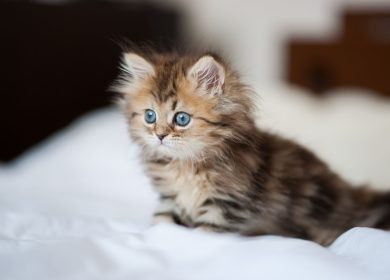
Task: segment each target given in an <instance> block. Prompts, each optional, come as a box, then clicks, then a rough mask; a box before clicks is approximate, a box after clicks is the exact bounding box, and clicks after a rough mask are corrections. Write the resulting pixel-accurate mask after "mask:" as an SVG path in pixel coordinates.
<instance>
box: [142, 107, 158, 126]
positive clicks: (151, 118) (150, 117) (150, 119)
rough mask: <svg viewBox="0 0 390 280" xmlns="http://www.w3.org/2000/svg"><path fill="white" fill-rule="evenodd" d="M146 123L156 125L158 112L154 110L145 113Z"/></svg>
mask: <svg viewBox="0 0 390 280" xmlns="http://www.w3.org/2000/svg"><path fill="white" fill-rule="evenodd" d="M145 121H146V122H147V123H155V122H156V112H154V111H153V110H150V109H148V110H146V111H145Z"/></svg>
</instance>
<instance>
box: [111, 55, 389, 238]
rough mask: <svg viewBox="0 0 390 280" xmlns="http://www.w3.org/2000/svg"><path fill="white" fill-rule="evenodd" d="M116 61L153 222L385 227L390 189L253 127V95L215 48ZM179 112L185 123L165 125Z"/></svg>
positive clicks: (232, 227)
mask: <svg viewBox="0 0 390 280" xmlns="http://www.w3.org/2000/svg"><path fill="white" fill-rule="evenodd" d="M126 56H129V57H126ZM205 57H206V59H205ZM134 59H135V62H134V63H135V64H136V65H135V66H132V65H131V64H132V63H133V61H132V60H134ZM202 59H203V60H202ZM200 61H201V63H200ZM123 69H124V72H123V73H122V75H121V77H120V79H119V80H118V82H117V83H116V86H115V88H116V90H117V91H118V92H120V93H121V102H120V103H121V106H122V109H123V112H124V114H125V116H126V119H127V121H128V123H129V131H130V135H131V137H132V139H133V140H134V141H135V142H136V143H138V144H139V145H140V147H141V148H142V160H143V163H144V164H145V169H146V172H147V174H148V175H149V176H150V178H151V180H152V181H153V184H154V186H155V189H156V190H157V191H158V192H159V194H160V201H161V203H160V206H159V207H158V209H157V210H156V212H155V218H156V220H161V221H168V222H172V223H177V224H181V225H184V226H187V227H191V228H202V229H205V230H209V231H217V232H238V233H241V234H244V235H259V234H279V235H284V236H293V237H299V238H304V239H309V240H313V241H315V242H318V243H320V244H323V245H327V244H330V243H331V242H332V241H333V240H334V239H335V238H336V237H337V236H339V235H340V234H341V233H342V232H344V231H346V230H347V229H349V228H351V227H354V226H368V227H378V228H384V229H389V228H390V194H388V193H387V194H382V193H377V192H375V191H373V190H369V189H367V188H352V187H351V186H350V185H349V183H347V182H346V181H344V180H343V179H342V178H340V177H339V176H338V175H336V174H335V173H333V172H332V171H331V170H330V169H329V168H328V166H327V165H326V164H325V163H323V162H322V161H321V160H319V159H318V158H317V157H316V156H315V155H314V154H313V153H312V152H310V151H308V150H307V149H305V148H303V147H301V146H299V145H297V144H295V143H293V142H291V141H289V140H285V139H282V138H281V137H279V136H276V135H272V134H270V133H268V132H265V131H261V130H259V129H258V128H257V127H256V126H255V122H254V119H253V112H254V108H253V104H254V102H252V98H253V97H254V93H253V92H252V91H251V90H250V88H249V87H247V86H245V85H243V84H242V83H241V82H240V80H239V77H238V75H237V74H236V73H235V72H234V71H232V70H231V69H230V68H229V66H228V65H227V64H226V63H224V62H223V61H222V60H221V59H220V58H218V57H217V56H215V55H210V54H205V55H199V56H179V55H176V54H164V55H161V54H157V53H150V54H148V55H137V54H134V53H128V54H125V59H124V65H123ZM134 69H136V72H134ZM203 70H204V71H203ZM146 109H153V110H155V111H156V113H157V115H158V119H157V122H156V123H155V124H153V125H147V124H145V121H144V119H143V118H144V117H143V115H144V111H145V110H146ZM181 111H182V112H187V113H189V114H190V115H191V117H192V120H191V123H190V125H189V126H188V127H186V128H181V127H178V126H177V125H175V124H174V123H173V117H174V115H175V113H176V112H181ZM157 134H164V135H167V136H166V138H164V141H165V142H164V143H165V144H163V145H161V143H160V142H159V140H158V139H157V137H156V135H157Z"/></svg>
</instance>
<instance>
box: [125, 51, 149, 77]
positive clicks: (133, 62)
mask: <svg viewBox="0 0 390 280" xmlns="http://www.w3.org/2000/svg"><path fill="white" fill-rule="evenodd" d="M122 67H123V68H124V70H125V71H126V72H128V73H129V74H130V75H131V76H132V78H133V79H134V80H135V81H139V80H143V79H145V78H147V77H148V76H152V75H154V67H153V65H152V64H150V63H149V62H148V61H146V59H144V58H143V57H141V56H139V55H137V54H135V53H125V54H123V63H122Z"/></svg>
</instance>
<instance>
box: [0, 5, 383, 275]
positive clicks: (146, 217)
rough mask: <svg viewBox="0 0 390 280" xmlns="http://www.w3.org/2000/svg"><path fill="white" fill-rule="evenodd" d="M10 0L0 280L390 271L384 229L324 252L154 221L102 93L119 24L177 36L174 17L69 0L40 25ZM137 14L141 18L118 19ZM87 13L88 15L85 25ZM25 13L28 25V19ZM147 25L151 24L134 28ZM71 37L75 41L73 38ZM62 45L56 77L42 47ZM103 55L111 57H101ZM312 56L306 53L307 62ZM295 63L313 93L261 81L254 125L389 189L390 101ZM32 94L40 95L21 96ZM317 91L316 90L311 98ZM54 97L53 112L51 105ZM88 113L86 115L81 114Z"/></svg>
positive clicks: (151, 203) (359, 231) (293, 242)
mask: <svg viewBox="0 0 390 280" xmlns="http://www.w3.org/2000/svg"><path fill="white" fill-rule="evenodd" d="M42 2H43V1H42ZM64 2H65V1H64ZM10 3H11V2H9V1H8V2H7V4H4V5H6V6H7V7H4V6H2V9H0V13H2V14H1V15H2V16H1V17H0V22H2V23H3V24H2V25H1V27H0V30H1V31H2V32H3V33H2V34H3V36H5V38H7V40H4V43H3V44H2V45H1V48H2V52H1V54H2V55H3V58H4V59H2V61H3V63H5V64H3V65H7V67H3V68H2V70H4V69H5V71H4V73H2V77H10V78H9V79H11V78H12V77H13V78H15V79H19V80H7V79H6V82H5V83H2V84H1V85H0V86H1V88H0V91H1V92H2V94H3V93H5V95H3V96H2V101H3V102H2V103H0V108H1V110H0V111H1V112H0V120H1V121H2V122H3V125H2V133H3V134H2V137H1V139H0V143H1V147H2V149H1V150H0V152H1V153H0V160H2V161H3V162H2V163H0V279H5V280H8V279H10V280H18V279H83V280H86V279H94V280H96V279H104V280H107V279H136V280H144V279H145V280H148V279H159V280H164V279H167V280H175V279H177V280H182V279H196V280H200V279H226V280H229V279H234V280H236V279H275V280H277V279H289V280H294V279H300V280H303V279H310V280H311V279H317V280H321V279H326V280H328V279H334V280H337V279H343V280H348V279H353V280H359V279H378V280H379V279H383V280H386V279H389V278H390V276H389V275H390V261H389V260H390V233H389V232H386V231H381V230H376V229H369V228H354V229H351V230H349V231H348V232H345V233H344V234H343V235H341V236H340V237H339V238H338V239H337V240H336V241H335V242H334V243H333V244H331V245H330V246H329V247H327V248H325V247H321V246H319V245H317V244H315V243H313V242H309V241H304V240H299V239H293V238H285V237H280V236H260V237H251V238H248V237H241V236H237V235H234V234H213V233H205V232H200V231H195V230H191V229H187V228H184V227H181V226H175V225H167V224H157V225H152V223H151V217H152V213H153V211H154V208H155V207H156V204H157V195H156V193H154V192H153V190H152V187H151V184H150V182H149V180H148V178H147V177H146V176H145V175H144V174H143V172H142V168H141V166H140V165H139V162H138V159H137V154H138V152H139V151H138V149H137V147H136V146H135V145H134V144H132V143H131V142H130V140H129V138H128V135H127V129H126V125H125V121H124V119H123V118H122V116H121V114H120V112H119V111H118V110H117V108H114V107H109V106H108V105H107V104H109V102H110V98H111V96H112V95H109V94H108V93H107V92H106V91H105V90H106V87H107V84H108V83H109V81H111V80H112V78H113V77H114V76H115V74H116V64H117V59H118V55H119V49H118V48H116V47H115V46H114V44H111V43H108V42H107V36H109V35H110V34H111V32H112V31H113V30H114V31H116V30H119V31H120V32H127V31H128V32H130V34H129V36H133V37H134V36H135V38H136V39H137V40H145V39H149V37H148V36H149V35H151V38H154V39H156V38H157V37H159V36H160V35H163V36H164V37H165V38H168V39H171V41H173V42H175V41H176V40H177V34H178V25H179V24H178V22H177V15H175V14H172V13H171V12H169V11H168V12H167V10H163V11H161V10H155V9H151V7H149V6H148V7H146V8H145V9H141V10H139V8H137V9H136V10H135V11H134V10H131V9H130V11H128V10H126V9H123V8H122V7H121V6H120V5H119V6H118V4H115V5H114V7H111V8H112V9H113V10H108V5H107V3H105V2H99V3H97V4H92V2H91V1H90V2H88V3H87V4H85V5H84V4H83V3H81V4H80V3H77V2H75V3H74V4H71V5H70V7H67V8H66V9H62V8H60V6H44V7H43V10H42V11H41V12H42V13H40V14H39V13H38V14H35V17H37V18H39V20H34V18H33V16H32V15H31V18H30V17H26V16H25V15H26V14H29V11H30V10H28V9H24V8H23V6H24V5H28V6H29V5H32V4H31V3H27V2H26V3H27V4H26V3H25V2H23V3H22V2H20V3H19V2H17V3H16V2H15V3H12V4H10ZM94 3H95V2H94ZM2 5H3V4H2ZM14 5H17V7H16V9H18V10H23V11H24V12H23V13H22V14H18V16H14V14H13V13H12V12H11V10H7V9H14V8H15V6H14ZM95 5H96V6H95ZM91 6H92V8H91ZM217 7H218V10H220V7H219V6H217ZM41 8H42V7H41ZM207 8H209V2H207ZM37 9H38V10H39V9H40V8H39V7H37ZM80 9H81V12H79V10H80ZM109 11H111V12H109ZM132 11H133V12H135V13H136V14H137V17H131V16H128V14H126V13H127V12H130V13H131V12H132ZM86 12H88V13H89V15H91V16H90V17H89V18H88V20H89V21H88V22H87V23H88V24H87V25H85V21H84V16H83V15H84V14H85V13H86ZM235 12H236V11H234V13H235ZM304 12H305V13H306V11H304ZM65 13H70V15H71V16H69V14H68V16H65ZM92 15H93V16H92ZM108 15H110V16H108ZM45 16H48V17H49V18H50V21H56V25H53V26H57V27H61V28H64V29H66V28H65V27H69V26H70V27H69V28H70V30H72V32H69V33H67V34H66V35H67V36H68V37H64V36H62V35H61V36H58V34H57V33H56V28H49V29H47V30H46V29H42V28H41V27H42V26H46V25H47V24H46V22H47V21H45V20H44V19H45ZM102 17H103V19H104V20H103V19H102ZM26 18H27V19H28V20H30V22H27V23H26V22H25V21H23V20H22V19H26ZM69 19H70V23H72V24H73V23H76V22H78V23H79V24H80V22H81V23H83V25H84V26H87V27H86V28H92V30H94V29H95V27H96V26H97V25H99V24H101V26H100V27H101V30H102V33H93V32H86V31H85V30H84V29H79V25H78V24H75V25H72V24H70V23H69ZM7 20H11V21H13V22H14V23H15V22H16V23H18V24H16V25H12V26H16V27H17V28H16V29H17V31H18V32H22V31H24V30H25V27H26V26H27V27H29V29H27V30H29V31H28V32H32V33H31V34H35V35H36V34H40V36H42V38H46V39H47V38H52V37H51V36H54V35H53V34H55V35H56V36H57V37H55V38H57V39H58V40H51V41H50V40H49V43H50V44H54V46H52V45H47V44H46V43H44V42H43V41H42V42H43V43H42V44H43V47H46V49H45V48H43V49H42V45H39V43H40V42H39V41H37V42H34V46H33V47H31V44H26V43H25V42H29V37H24V36H19V37H18V36H16V35H17V34H18V33H17V32H15V30H14V31H13V30H12V29H10V28H9V26H10V25H9V24H8V25H7V24H5V22H7ZM57 20H58V22H57ZM145 21H146V23H147V24H140V22H143V23H145ZM123 22H127V24H126V25H123ZM108 23H111V24H112V25H111V26H110V25H109V24H108ZM34 24H35V25H34ZM72 26H73V27H72ZM104 26H105V27H107V29H104ZM123 26H128V27H129V28H130V27H137V28H138V27H139V26H141V27H143V29H142V32H141V31H139V30H138V29H137V30H138V31H137V30H133V31H132V30H131V28H130V29H128V28H127V29H121V28H123ZM103 31H104V32H103ZM34 32H36V33H34ZM45 32H48V33H45ZM15 34H16V35H15ZM31 34H30V35H31ZM35 35H34V36H35ZM86 35H88V36H86ZM125 35H126V34H125ZM7 36H8V37H7ZM34 36H32V37H34ZM85 36H86V37H85ZM96 36H97V37H96ZM34 38H35V37H34ZM16 39H17V40H21V41H17V42H19V43H20V46H21V47H25V46H28V49H30V50H34V51H32V52H29V53H25V52H22V53H23V55H26V56H23V57H25V58H26V57H27V58H28V59H27V58H26V59H24V60H23V59H20V60H19V61H18V63H21V64H20V65H19V64H17V63H15V61H14V59H13V55H17V54H15V53H13V52H11V55H10V53H9V51H15V50H16V49H17V48H14V46H13V45H12V44H13V43H14V42H15V40H16ZM30 39H31V38H30ZM84 39H85V40H84ZM23 40H25V41H23ZM61 40H64V41H61ZM69 41H72V42H74V44H72V45H70V46H69V45H67V44H66V42H69ZM91 42H94V43H95V44H96V46H100V48H101V49H96V50H95V51H96V52H97V53H92V55H91V56H87V57H86V56H83V55H82V54H81V53H80V52H79V50H80V49H83V50H85V49H89V48H88V44H89V43H91ZM298 43H299V42H298ZM9 44H11V45H9ZM305 44H306V43H305ZM305 44H304V45H305ZM51 46H52V47H51ZM54 47H55V48H54ZM62 47H64V49H61V48H62ZM68 47H70V48H68ZM57 48H59V49H61V50H62V53H63V54H67V56H66V57H65V58H66V59H64V60H62V61H60V63H61V65H62V66H64V67H62V68H60V70H61V69H62V71H64V72H61V71H60V72H56V71H54V72H53V71H51V69H52V67H51V66H52V63H54V62H56V64H57V63H58V61H56V60H52V59H51V58H50V56H46V54H47V53H48V52H49V53H51V55H55V54H56V53H57V52H58V49H57ZM293 49H294V50H292V52H291V55H292V56H294V57H295V59H293V61H291V63H292V65H293V66H294V65H295V66H296V65H298V66H299V65H303V64H301V63H300V62H299V61H301V60H300V59H297V57H299V56H300V55H302V53H304V54H306V52H305V51H304V50H303V51H302V49H301V47H300V46H299V44H298V45H294V46H293ZM69 50H70V51H71V52H68V51H69ZM50 51H51V52H50ZM103 52H104V53H105V54H106V55H101V56H99V54H101V53H103ZM19 54H20V53H19ZM73 54H74V55H73ZM97 57H99V60H96V58H97ZM41 59H43V60H44V61H46V62H45V63H47V65H48V66H50V67H47V68H39V69H37V71H32V72H29V74H30V75H28V76H23V75H22V76H20V75H14V76H12V75H11V74H12V71H9V69H11V70H12V69H13V70H15V72H16V73H19V72H18V71H19V70H21V69H22V70H24V71H27V70H29V68H25V67H21V65H22V63H23V62H27V63H28V64H31V65H34V62H36V63H38V62H39V61H41ZM83 59H86V61H85V60H83ZM312 59H313V57H312V55H311V54H310V53H308V54H307V60H305V61H306V62H307V65H308V66H310V65H312V64H311V63H312V62H313V60H312ZM294 61H295V62H294ZM76 62H82V65H85V64H88V65H94V66H96V67H90V68H88V69H87V70H82V69H83V68H80V67H79V68H77V67H76V68H77V69H79V70H80V71H81V74H80V73H78V72H77V71H73V70H72V69H74V68H75V67H74V65H75V63H76ZM7 63H8V64H7ZM89 63H97V64H96V65H95V64H89ZM45 65H46V64H45ZM305 65H306V64H305ZM65 66H66V67H65ZM295 66H294V67H293V68H294V69H296V68H295ZM303 68H304V69H299V67H298V69H296V70H294V71H292V72H291V73H292V74H291V76H290V77H289V79H290V82H292V83H294V84H297V85H300V86H302V87H306V88H309V89H311V90H305V89H302V88H301V87H299V86H288V85H286V84H278V83H277V84H274V85H273V86H265V85H263V84H257V85H256V84H255V90H256V92H258V93H259V96H260V97H259V98H258V100H257V101H258V108H259V111H258V115H257V117H256V119H257V121H258V125H259V126H261V127H263V128H265V129H267V130H271V131H274V132H277V133H280V134H282V135H284V136H285V137H288V138H290V139H293V140H296V141H298V142H300V143H302V144H303V145H305V146H307V147H309V148H310V149H312V150H313V151H315V153H317V154H318V155H319V156H320V157H322V158H323V159H324V160H325V161H326V162H328V163H329V164H330V165H331V166H332V168H333V169H334V170H335V171H337V172H339V173H340V174H342V175H343V177H345V178H346V179H347V180H349V181H350V182H352V183H354V184H369V185H371V186H372V187H373V188H378V189H382V190H388V189H389V188H390V145H389V143H390V100H389V99H386V98H382V97H379V94H377V93H376V92H374V91H370V90H363V89H361V88H359V89H358V88H351V87H349V88H339V89H335V88H334V87H333V86H345V85H347V86H351V84H349V83H347V84H345V83H338V84H325V86H323V85H324V84H323V83H321V82H322V80H321V79H320V81H318V80H317V79H316V77H317V76H316V75H314V79H309V83H307V79H306V78H307V77H309V78H310V77H312V78H313V76H312V73H313V72H312V70H313V69H312V68H310V67H308V68H306V67H303ZM7 69H8V70H7ZM26 69H27V70H26ZM102 69H104V73H102V71H103V70H102ZM38 70H39V71H38ZM307 71H308V72H307ZM314 72H315V71H314ZM10 73H11V74H10ZM294 73H295V74H294ZM9 74H10V75H9ZM63 74H64V75H63ZM293 74H294V75H293ZM314 74H315V73H314ZM7 75H9V76H7ZM46 75H52V76H50V77H51V79H49V81H51V83H50V84H46V83H41V82H40V81H39V79H37V78H39V77H42V76H43V77H47V76H46ZM100 75H102V76H100ZM295 75H297V76H295ZM11 76H12V77H11ZM21 77H22V78H23V79H22V80H20V79H21ZM305 77H306V78H305ZM13 78H12V79H13ZM57 78H58V79H57ZM86 78H88V79H86ZM24 79H28V83H25V81H26V80H24ZM56 79H57V80H56ZM85 79H86V80H85ZM10 81H11V82H10ZM17 81H19V82H17ZM45 81H46V80H45ZM69 81H72V82H69ZM86 81H87V82H86ZM310 81H311V82H310ZM386 81H387V80H386ZM23 82H24V83H23ZM318 82H320V84H318ZM58 84H62V85H63V87H61V90H60V91H53V89H56V86H57V85H58ZM14 85H17V87H14ZM41 85H45V87H41ZM90 85H93V88H91V87H90ZM318 85H320V86H321V85H322V86H321V87H319V86H318ZM27 86H28V87H27ZM368 88H370V87H368ZM371 88H372V87H371ZM30 89H31V90H33V91H31V92H33V93H34V94H33V95H30V96H29V98H28V99H25V97H26V96H27V95H26V94H25V93H26V92H30V91H28V90H30ZM85 89H88V90H85ZM373 90H375V88H373ZM313 91H317V96H318V92H320V93H322V97H321V98H318V97H315V96H316V94H314V92H313ZM53 92H56V96H55V97H54V98H53V96H52V95H53ZM19 94H24V95H19ZM35 94H37V95H35ZM15 96H16V97H15ZM37 96H38V97H39V98H37ZM7 98H8V99H7ZM22 100H24V102H21V101H22ZM4 101H6V102H4ZM53 102H54V104H55V105H56V106H54V107H53V106H50V105H53ZM12 106H14V107H12ZM52 108H56V110H53V109H52ZM90 110H94V111H92V112H89V113H87V111H90ZM13 112H23V113H24V114H14V115H12V113H13ZM26 114H27V116H28V117H27V118H26ZM9 116H13V118H10V117H9ZM48 116H50V117H48ZM53 116H54V117H53ZM72 120H73V122H72V123H70V121H72ZM15 127H16V128H17V129H15ZM57 129H59V130H57ZM53 131H56V132H55V133H53ZM48 135H51V136H50V137H49V138H46V137H48ZM42 139H45V140H44V141H41V142H39V141H40V140H42ZM26 149H27V150H26ZM6 161H8V162H6Z"/></svg>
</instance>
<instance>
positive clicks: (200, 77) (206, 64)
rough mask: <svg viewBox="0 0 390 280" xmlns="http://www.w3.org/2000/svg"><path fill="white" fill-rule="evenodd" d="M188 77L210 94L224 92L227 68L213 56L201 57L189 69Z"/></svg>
mask: <svg viewBox="0 0 390 280" xmlns="http://www.w3.org/2000/svg"><path fill="white" fill-rule="evenodd" d="M187 78H188V79H189V80H192V81H194V82H195V83H196V84H197V86H198V87H199V88H202V89H203V90H204V91H206V92H207V93H209V94H212V95H219V94H222V91H223V85H224V82H225V70H224V68H223V66H222V65H221V64H219V63H218V62H217V61H216V60H215V59H214V58H213V57H212V56H210V55H206V56H203V57H201V58H200V59H199V60H198V61H197V62H196V63H195V64H194V65H193V66H192V67H191V68H190V70H189V71H188V74H187Z"/></svg>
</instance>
